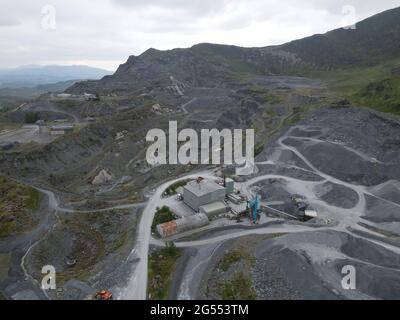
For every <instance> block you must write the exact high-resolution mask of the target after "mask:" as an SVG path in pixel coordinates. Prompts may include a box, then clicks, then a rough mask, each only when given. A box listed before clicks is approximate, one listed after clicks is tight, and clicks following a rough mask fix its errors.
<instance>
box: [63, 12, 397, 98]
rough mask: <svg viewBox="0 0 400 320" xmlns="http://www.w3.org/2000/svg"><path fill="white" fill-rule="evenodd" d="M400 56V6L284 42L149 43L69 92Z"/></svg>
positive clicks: (117, 90) (301, 71) (220, 81)
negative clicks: (345, 26)
mask: <svg viewBox="0 0 400 320" xmlns="http://www.w3.org/2000/svg"><path fill="white" fill-rule="evenodd" d="M397 57H400V7H398V8H395V9H391V10H387V11H384V12H382V13H380V14H377V15H374V16H372V17H369V18H367V19H365V20H363V21H360V22H358V23H357V24H356V29H354V30H353V29H346V30H345V29H343V28H341V29H336V30H332V31H329V32H327V33H325V34H317V35H313V36H310V37H306V38H304V39H299V40H294V41H291V42H288V43H285V44H282V45H277V46H266V47H253V48H245V47H239V46H233V45H220V44H210V43H201V44H197V45H194V46H192V47H190V48H177V49H171V50H166V51H161V50H157V49H154V48H150V49H148V50H146V51H145V52H143V53H142V54H141V55H139V56H134V55H131V56H129V58H128V60H127V61H126V63H124V64H121V65H120V66H119V67H118V69H117V71H116V72H115V73H114V74H113V75H110V76H106V77H104V78H102V79H101V80H98V81H86V82H79V83H76V84H74V85H73V86H71V87H70V88H68V90H67V92H70V93H83V92H85V91H96V92H99V93H102V94H117V95H118V94H124V93H126V92H129V91H131V90H136V89H138V88H139V87H143V86H145V87H146V86H149V87H151V88H153V87H154V85H155V83H156V85H157V84H160V83H164V84H168V83H169V84H170V79H171V77H173V78H174V79H175V80H176V81H179V82H182V83H184V84H185V85H189V86H211V87H215V86H224V84H226V83H227V82H229V81H230V80H231V79H232V78H237V76H238V75H241V74H254V75H299V76H302V75H307V74H308V73H310V72H312V71H315V70H317V71H321V70H323V71H330V70H335V69H346V68H351V67H368V66H371V65H374V64H379V63H382V62H384V61H386V60H388V59H392V58H397Z"/></svg>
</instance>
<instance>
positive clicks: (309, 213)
mask: <svg viewBox="0 0 400 320" xmlns="http://www.w3.org/2000/svg"><path fill="white" fill-rule="evenodd" d="M304 214H305V216H306V217H310V218H317V217H318V214H317V212H316V211H315V210H306V211H305V212H304Z"/></svg>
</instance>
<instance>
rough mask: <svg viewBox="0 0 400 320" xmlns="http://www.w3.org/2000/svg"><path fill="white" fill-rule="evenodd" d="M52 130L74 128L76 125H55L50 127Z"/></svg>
mask: <svg viewBox="0 0 400 320" xmlns="http://www.w3.org/2000/svg"><path fill="white" fill-rule="evenodd" d="M50 129H51V130H73V129H74V126H73V125H67V124H65V125H55V126H51V128H50Z"/></svg>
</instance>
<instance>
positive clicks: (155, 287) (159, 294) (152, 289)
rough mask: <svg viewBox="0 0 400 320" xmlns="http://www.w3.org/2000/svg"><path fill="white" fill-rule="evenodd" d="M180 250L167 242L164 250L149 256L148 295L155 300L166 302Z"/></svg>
mask: <svg viewBox="0 0 400 320" xmlns="http://www.w3.org/2000/svg"><path fill="white" fill-rule="evenodd" d="M180 256H181V251H180V249H178V248H176V247H175V245H174V243H173V242H167V243H166V246H165V248H164V249H161V250H156V251H153V252H152V253H151V254H150V256H149V279H148V293H149V298H150V299H153V300H166V299H168V293H169V289H170V286H171V281H172V275H173V273H174V271H175V268H176V265H177V260H178V259H179V257H180Z"/></svg>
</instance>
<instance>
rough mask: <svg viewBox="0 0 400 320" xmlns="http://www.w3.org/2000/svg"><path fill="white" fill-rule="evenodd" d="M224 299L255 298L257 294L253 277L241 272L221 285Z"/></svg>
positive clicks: (221, 294) (220, 292) (220, 289)
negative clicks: (250, 277)
mask: <svg viewBox="0 0 400 320" xmlns="http://www.w3.org/2000/svg"><path fill="white" fill-rule="evenodd" d="M218 293H219V294H220V296H221V297H222V299H223V300H255V299H257V294H256V292H255V290H254V288H253V285H252V281H251V279H249V278H247V277H246V276H245V275H244V274H243V272H239V273H238V274H237V275H235V276H234V277H233V279H232V280H230V281H227V282H225V283H223V284H221V285H220V288H219V292H218Z"/></svg>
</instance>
